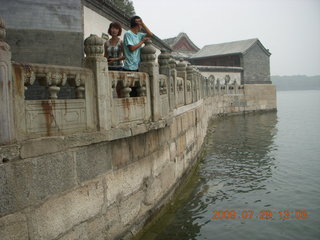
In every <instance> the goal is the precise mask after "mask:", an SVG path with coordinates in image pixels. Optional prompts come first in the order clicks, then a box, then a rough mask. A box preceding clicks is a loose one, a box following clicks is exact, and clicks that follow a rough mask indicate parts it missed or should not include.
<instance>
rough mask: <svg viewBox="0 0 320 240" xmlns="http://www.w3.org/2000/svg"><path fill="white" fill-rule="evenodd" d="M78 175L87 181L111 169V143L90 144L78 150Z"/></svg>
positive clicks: (80, 178)
mask: <svg viewBox="0 0 320 240" xmlns="http://www.w3.org/2000/svg"><path fill="white" fill-rule="evenodd" d="M75 155H76V164H77V177H78V178H79V180H80V181H81V182H82V181H87V180H90V179H93V178H95V177H96V176H98V175H100V174H103V173H106V172H108V171H109V170H110V169H111V144H110V143H102V144H97V145H90V146H89V147H86V148H82V149H79V150H77V151H76V153H75Z"/></svg>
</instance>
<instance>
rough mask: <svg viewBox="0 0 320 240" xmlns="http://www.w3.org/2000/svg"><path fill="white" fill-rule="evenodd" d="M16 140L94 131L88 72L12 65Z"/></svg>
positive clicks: (71, 68) (90, 77)
mask: <svg viewBox="0 0 320 240" xmlns="http://www.w3.org/2000/svg"><path fill="white" fill-rule="evenodd" d="M12 67H13V70H14V71H13V73H14V74H13V78H14V83H15V85H14V92H15V95H16V99H15V102H14V103H15V105H14V109H15V119H16V128H17V130H18V131H17V139H18V140H23V139H28V138H33V137H39V136H52V135H65V134H69V133H74V132H84V131H85V132H86V131H93V130H96V127H95V126H96V117H95V110H94V109H95V101H94V100H93V95H94V93H93V73H92V71H91V70H90V69H86V68H77V67H64V66H54V65H44V64H18V63H13V64H12Z"/></svg>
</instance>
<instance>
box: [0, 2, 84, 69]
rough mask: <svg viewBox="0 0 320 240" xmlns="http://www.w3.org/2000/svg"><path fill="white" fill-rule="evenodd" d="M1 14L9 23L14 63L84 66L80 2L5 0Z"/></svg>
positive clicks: (9, 37)
mask: <svg viewBox="0 0 320 240" xmlns="http://www.w3.org/2000/svg"><path fill="white" fill-rule="evenodd" d="M0 14H1V16H2V17H3V18H4V19H6V22H7V42H8V43H9V45H10V46H11V47H12V60H13V61H16V62H27V63H42V64H58V65H67V66H81V62H82V59H83V39H84V38H83V19H82V4H81V1H80V0H68V1H63V0H51V1H46V0H37V1H34V0H20V1H4V0H1V4H0Z"/></svg>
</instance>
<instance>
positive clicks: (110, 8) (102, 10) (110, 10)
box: [82, 0, 172, 52]
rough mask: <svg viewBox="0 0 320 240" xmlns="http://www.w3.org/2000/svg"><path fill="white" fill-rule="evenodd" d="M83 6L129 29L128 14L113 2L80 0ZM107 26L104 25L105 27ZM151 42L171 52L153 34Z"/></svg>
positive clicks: (168, 47)
mask: <svg viewBox="0 0 320 240" xmlns="http://www.w3.org/2000/svg"><path fill="white" fill-rule="evenodd" d="M82 3H83V5H84V6H86V7H88V8H90V9H92V10H94V11H95V12H97V13H99V14H100V15H101V16H104V17H105V18H108V19H110V20H111V21H117V22H119V23H121V25H122V28H123V29H125V30H129V29H130V18H131V16H129V15H128V14H126V13H125V12H124V11H123V10H122V9H120V8H118V7H117V6H115V5H114V4H112V3H111V2H109V1H106V0H82ZM107 27H108V26H106V28H107ZM152 42H153V44H154V45H156V46H157V47H158V48H159V49H164V50H166V51H168V52H171V51H172V49H171V47H170V46H169V45H168V44H166V43H165V42H163V41H162V40H161V39H160V38H159V37H157V36H156V35H155V34H154V35H153V37H152Z"/></svg>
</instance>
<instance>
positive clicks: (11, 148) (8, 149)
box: [0, 144, 20, 164]
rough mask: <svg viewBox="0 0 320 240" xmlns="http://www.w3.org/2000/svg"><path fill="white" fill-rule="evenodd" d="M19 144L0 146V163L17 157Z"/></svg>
mask: <svg viewBox="0 0 320 240" xmlns="http://www.w3.org/2000/svg"><path fill="white" fill-rule="evenodd" d="M19 154H20V152H19V145H17V144H13V145H5V146H0V164H2V163H6V162H9V161H12V160H16V159H18V158H19Z"/></svg>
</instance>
